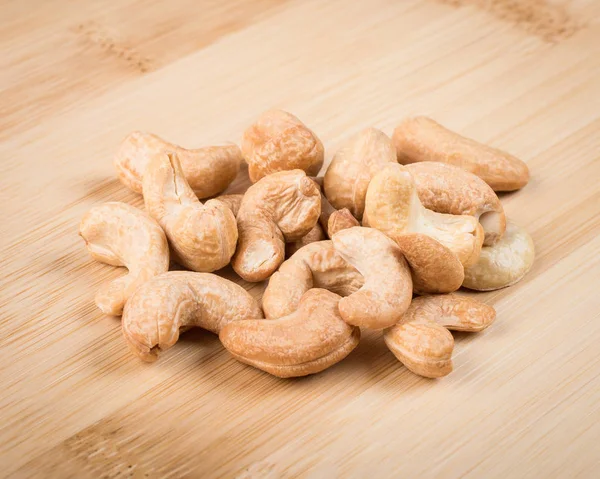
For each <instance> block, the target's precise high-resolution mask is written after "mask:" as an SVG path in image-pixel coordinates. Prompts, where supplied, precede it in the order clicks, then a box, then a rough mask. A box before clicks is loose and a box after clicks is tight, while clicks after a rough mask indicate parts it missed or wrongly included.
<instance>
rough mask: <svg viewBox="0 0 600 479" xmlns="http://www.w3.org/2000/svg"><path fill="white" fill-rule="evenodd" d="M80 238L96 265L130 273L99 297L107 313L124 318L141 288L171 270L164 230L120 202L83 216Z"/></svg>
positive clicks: (103, 290)
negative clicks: (99, 264)
mask: <svg viewBox="0 0 600 479" xmlns="http://www.w3.org/2000/svg"><path fill="white" fill-rule="evenodd" d="M79 234H80V235H81V237H82V238H83V239H84V240H85V243H86V246H87V248H88V250H89V252H90V254H91V256H92V258H94V259H95V260H96V261H101V262H102V263H108V264H111V265H113V266H125V267H126V268H127V269H128V270H129V273H128V274H126V275H125V276H122V277H120V278H118V279H116V280H114V281H112V282H110V283H108V284H107V285H104V286H103V287H102V288H100V290H99V291H98V293H97V294H96V304H97V305H98V307H99V308H100V309H101V310H102V312H103V313H106V314H113V315H117V316H118V315H120V314H121V313H122V312H123V306H124V305H125V302H126V301H127V299H128V298H129V297H130V296H131V295H132V294H133V292H134V291H135V290H136V289H137V287H138V286H140V285H141V284H142V283H144V282H145V281H148V280H149V279H150V278H152V277H154V276H156V275H158V274H161V273H164V272H166V271H168V270H169V245H168V244H167V238H165V234H164V233H163V230H162V229H161V228H160V226H158V224H156V222H155V221H154V220H153V219H152V218H150V217H148V216H146V215H145V214H144V213H143V212H141V211H140V210H138V209H137V208H134V207H133V206H130V205H128V204H125V203H118V202H110V203H105V204H103V205H100V206H95V207H94V208H92V209H91V210H90V211H88V212H87V213H86V214H85V215H84V216H83V219H82V220H81V223H80V225H79Z"/></svg>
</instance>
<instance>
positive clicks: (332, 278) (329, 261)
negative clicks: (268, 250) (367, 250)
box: [262, 241, 364, 319]
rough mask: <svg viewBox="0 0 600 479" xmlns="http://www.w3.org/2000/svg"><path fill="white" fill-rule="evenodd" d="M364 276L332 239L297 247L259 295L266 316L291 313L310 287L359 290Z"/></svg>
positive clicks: (341, 291) (342, 292)
mask: <svg viewBox="0 0 600 479" xmlns="http://www.w3.org/2000/svg"><path fill="white" fill-rule="evenodd" d="M363 284H364V278H363V276H362V274H360V273H359V272H358V271H357V270H356V268H354V267H353V266H351V265H350V264H349V263H348V262H347V261H346V260H345V259H343V258H342V257H341V256H340V254H339V253H338V252H337V251H336V250H335V249H334V247H333V243H332V242H331V241H319V242H316V243H311V244H308V245H306V246H304V247H303V248H300V249H299V250H298V251H297V252H296V253H295V254H294V255H293V256H292V257H291V258H290V259H288V260H287V261H285V262H284V263H283V264H282V265H281V266H280V267H279V270H278V271H277V272H275V273H273V276H271V278H270V279H269V284H268V285H267V288H266V289H265V292H264V294H263V298H262V307H263V311H264V312H265V317H266V318H267V319H276V318H281V317H283V316H287V315H288V314H291V313H293V312H294V311H296V309H297V308H298V304H299V302H300V298H301V297H302V295H304V293H306V292H307V291H308V290H309V289H311V288H322V289H327V290H329V291H331V292H333V293H336V294H339V295H340V296H348V295H350V294H352V293H355V292H356V291H358V290H359V289H360V288H361V287H362V286H363Z"/></svg>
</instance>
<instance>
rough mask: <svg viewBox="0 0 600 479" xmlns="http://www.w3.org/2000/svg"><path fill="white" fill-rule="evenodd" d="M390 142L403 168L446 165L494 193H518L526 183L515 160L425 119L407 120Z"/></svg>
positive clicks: (522, 166) (522, 168)
mask: <svg viewBox="0 0 600 479" xmlns="http://www.w3.org/2000/svg"><path fill="white" fill-rule="evenodd" d="M392 139H393V141H394V144H395V145H396V150H397V153H398V161H399V162H400V163H402V164H408V163H416V162H419V161H439V162H441V163H448V164H451V165H454V166H458V167H460V168H463V169H465V170H467V171H470V172H471V173H473V174H474V175H477V176H479V177H480V178H481V179H482V180H483V181H485V182H486V183H487V184H488V185H490V186H491V187H492V189H493V190H494V191H512V190H518V189H519V188H523V186H525V185H526V184H527V182H528V181H529V169H528V168H527V165H526V164H525V163H523V162H522V161H521V160H519V159H518V158H515V157H514V156H512V155H509V154H508V153H505V152H504V151H501V150H497V149H496V148H492V147H490V146H487V145H483V144H481V143H478V142H476V141H474V140H471V139H469V138H465V137H464V136H460V135H459V134H458V133H454V132H453V131H450V130H448V129H446V128H444V127H443V126H442V125H440V124H439V123H436V122H435V121H433V120H432V119H430V118H427V117H423V116H419V117H416V118H407V119H406V120H404V121H403V122H402V123H401V124H400V125H399V126H398V127H397V128H396V129H395V130H394V134H393V136H392Z"/></svg>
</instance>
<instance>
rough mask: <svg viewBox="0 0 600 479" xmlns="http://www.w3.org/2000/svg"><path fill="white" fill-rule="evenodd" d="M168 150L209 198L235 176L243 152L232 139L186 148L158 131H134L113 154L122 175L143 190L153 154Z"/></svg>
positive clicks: (200, 192)
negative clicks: (218, 143)
mask: <svg viewBox="0 0 600 479" xmlns="http://www.w3.org/2000/svg"><path fill="white" fill-rule="evenodd" d="M167 151H173V152H175V153H176V154H177V156H178V158H179V160H180V161H181V166H182V168H183V172H184V174H185V178H186V180H187V182H188V183H189V185H190V187H191V188H192V190H193V191H194V193H195V194H196V196H198V198H208V197H210V196H214V195H216V194H219V193H220V192H221V191H223V190H225V188H227V187H228V186H229V184H230V183H231V182H232V181H233V180H235V177H236V176H237V174H238V172H239V170H240V164H241V162H242V152H241V151H240V149H239V148H238V146H237V145H234V144H233V143H230V144H226V145H221V146H207V147H204V148H198V149H195V150H187V149H185V148H182V147H180V146H177V145H173V144H172V143H169V142H167V141H165V140H163V139H161V138H159V137H158V136H156V135H152V134H150V133H144V132H141V131H134V132H133V133H131V134H130V135H129V136H128V137H127V138H125V140H124V141H123V143H122V144H121V147H120V148H119V151H118V152H117V154H116V156H115V158H114V165H115V167H116V169H117V174H118V176H119V179H120V180H121V182H122V183H123V184H124V185H125V186H127V187H128V188H130V189H132V190H133V191H135V192H136V193H141V192H142V178H143V176H144V172H145V171H146V167H147V166H148V163H149V162H150V158H152V157H153V156H155V155H157V154H160V153H165V152H167Z"/></svg>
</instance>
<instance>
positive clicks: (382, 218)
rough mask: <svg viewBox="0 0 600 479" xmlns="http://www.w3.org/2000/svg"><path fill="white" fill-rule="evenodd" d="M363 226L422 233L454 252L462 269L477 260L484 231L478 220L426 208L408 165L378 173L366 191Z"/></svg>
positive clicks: (391, 233) (386, 168)
mask: <svg viewBox="0 0 600 479" xmlns="http://www.w3.org/2000/svg"><path fill="white" fill-rule="evenodd" d="M365 204H366V207H365V217H364V218H363V224H365V225H368V226H371V227H373V228H376V229H378V230H380V231H383V232H384V233H385V234H387V235H388V236H395V235H399V234H402V233H423V234H426V235H429V236H431V237H432V238H434V239H435V240H437V241H439V242H440V243H442V244H443V245H444V246H446V247H447V248H449V249H450V250H451V251H452V252H453V253H455V254H456V255H457V256H458V258H459V259H460V262H461V263H462V264H463V266H468V265H471V264H473V263H475V262H476V261H477V258H478V257H479V253H480V251H481V244H482V243H483V228H482V227H481V225H480V224H479V222H478V221H477V218H474V217H473V216H467V215H461V216H458V215H447V214H442V213H436V212H434V211H431V210H428V209H426V208H424V207H423V205H422V204H421V202H420V201H419V196H418V195H417V188H416V186H415V182H414V179H413V177H412V175H411V174H410V172H409V171H408V170H407V169H406V167H405V166H402V165H399V164H390V165H388V166H386V167H385V168H384V169H383V170H381V171H380V172H379V173H377V174H376V175H375V176H374V177H373V179H372V180H371V183H370V184H369V188H368V190H367V200H366V203H365Z"/></svg>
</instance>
